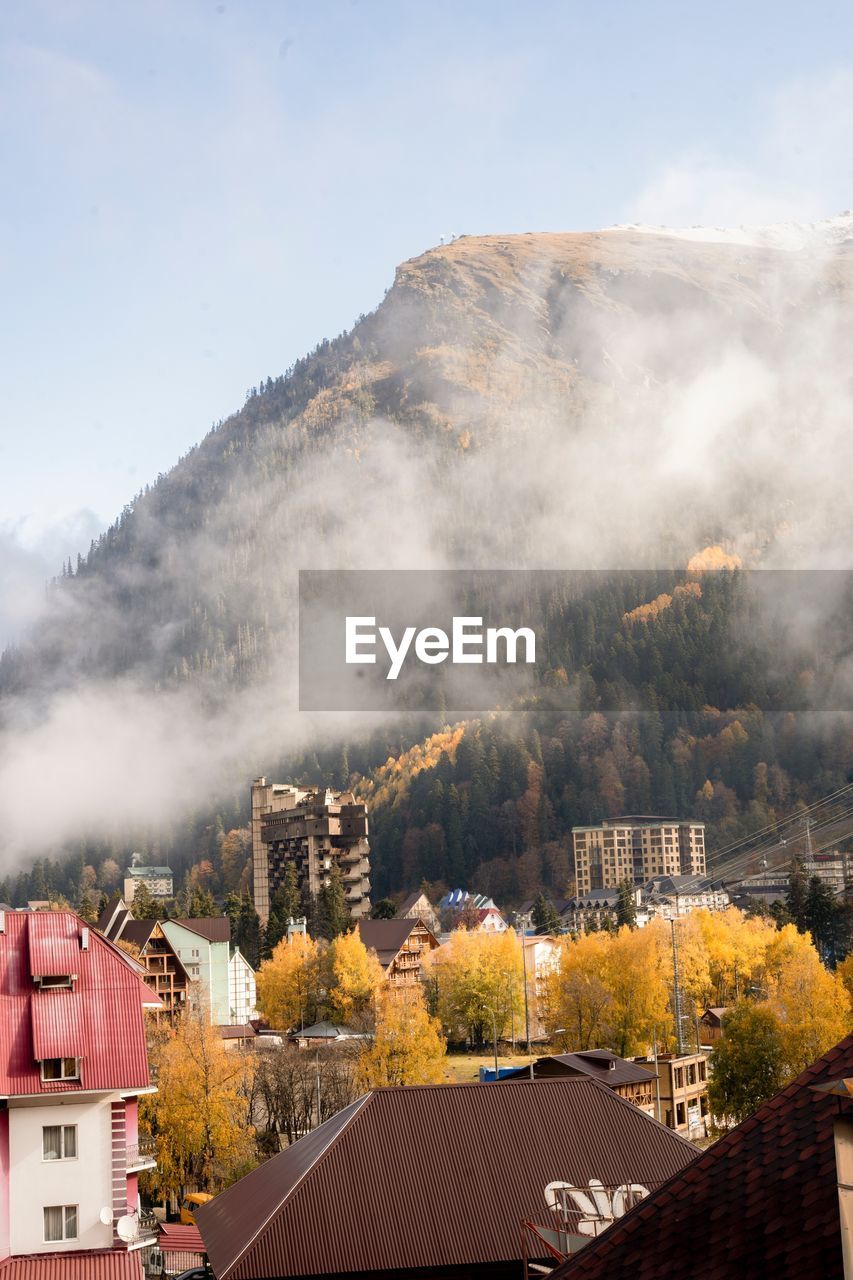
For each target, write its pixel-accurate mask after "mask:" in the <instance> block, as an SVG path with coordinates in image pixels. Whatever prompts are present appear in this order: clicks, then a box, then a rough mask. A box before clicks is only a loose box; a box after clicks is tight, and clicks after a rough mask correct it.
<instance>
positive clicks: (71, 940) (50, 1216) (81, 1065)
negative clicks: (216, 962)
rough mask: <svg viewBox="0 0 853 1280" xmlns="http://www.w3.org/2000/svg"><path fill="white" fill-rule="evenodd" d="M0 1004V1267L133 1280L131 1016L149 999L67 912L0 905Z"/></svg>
mask: <svg viewBox="0 0 853 1280" xmlns="http://www.w3.org/2000/svg"><path fill="white" fill-rule="evenodd" d="M0 998H1V999H2V1006H3V1030H4V1034H3V1036H2V1037H0V1097H2V1099H3V1105H2V1108H0V1271H2V1272H3V1274H6V1273H7V1272H8V1274H9V1275H10V1276H12V1275H15V1276H17V1275H19V1274H20V1275H21V1277H22V1278H23V1277H24V1276H25V1275H32V1276H36V1275H38V1276H45V1277H48V1276H49V1277H51V1280H63V1278H64V1277H68V1280H77V1278H78V1277H83V1276H86V1277H90V1276H92V1277H95V1276H97V1277H98V1278H99V1280H131V1278H132V1277H138V1280H142V1267H141V1265H140V1263H139V1252H138V1251H139V1250H140V1249H142V1248H144V1247H145V1246H146V1245H148V1244H153V1243H154V1241H155V1240H156V1223H155V1222H154V1220H153V1217H152V1216H151V1215H149V1214H146V1213H145V1212H144V1211H143V1209H142V1206H141V1204H140V1199H139V1189H138V1185H137V1176H138V1174H139V1172H140V1170H142V1169H150V1168H153V1167H154V1163H155V1162H154V1160H153V1147H152V1146H151V1140H150V1139H145V1138H140V1136H139V1132H138V1127H137V1121H138V1098H139V1095H140V1094H144V1093H153V1092H155V1089H154V1086H153V1085H152V1084H151V1081H150V1078H149V1074H148V1060H147V1054H146V1045H145V1029H144V1023H143V1017H144V1015H143V1009H144V1008H152V1007H157V1006H158V1005H159V1001H158V999H157V997H156V996H155V995H154V994H153V992H151V991H150V990H149V988H148V987H147V986H146V984H145V982H144V981H143V972H142V969H141V967H140V966H139V965H137V964H136V963H135V962H134V961H133V960H131V959H130V958H129V957H127V956H126V955H124V954H123V953H122V952H121V951H120V950H118V949H117V948H115V947H114V946H113V945H112V944H111V943H109V942H107V941H106V940H105V939H104V938H102V937H101V936H100V935H99V934H98V933H96V931H95V930H94V929H90V928H89V927H88V926H87V925H86V923H85V922H84V921H83V920H81V919H80V918H79V917H78V916H76V915H75V914H74V913H73V912H71V911H56V912H37V913H32V912H25V911H20V912H18V911H3V912H0ZM46 1255H47V1256H46ZM16 1258H20V1259H21V1262H20V1264H19V1265H17V1266H13V1260H14V1259H16ZM4 1259H5V1260H8V1261H6V1262H4V1261H3V1260H4ZM24 1259H26V1262H25V1261H24ZM39 1267H40V1268H41V1269H38V1268H39Z"/></svg>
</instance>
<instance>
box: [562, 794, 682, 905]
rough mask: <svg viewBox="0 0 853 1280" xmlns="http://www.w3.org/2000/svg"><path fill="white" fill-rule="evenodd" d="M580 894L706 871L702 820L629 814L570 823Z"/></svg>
mask: <svg viewBox="0 0 853 1280" xmlns="http://www.w3.org/2000/svg"><path fill="white" fill-rule="evenodd" d="M572 840H573V843H574V853H575V875H576V877H577V886H578V894H579V895H581V896H583V895H584V894H588V893H589V892H590V890H592V889H615V888H617V887H618V886H619V885H620V884H622V883H623V882H624V881H625V880H630V881H631V883H632V884H635V885H644V884H646V883H647V882H648V881H649V880H652V879H653V878H654V877H655V876H690V875H700V876H704V875H705V824H704V822H692V821H690V820H689V819H683V818H658V817H646V816H643V815H635V814H631V815H628V816H626V817H622V818H606V819H605V820H604V821H603V822H602V823H600V824H599V825H598V826H594V827H573V828H572Z"/></svg>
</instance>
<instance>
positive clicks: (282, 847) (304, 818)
mask: <svg viewBox="0 0 853 1280" xmlns="http://www.w3.org/2000/svg"><path fill="white" fill-rule="evenodd" d="M369 853H370V846H369V844H368V841H367V805H366V804H364V803H362V802H361V801H359V800H356V799H355V797H354V796H353V794H352V792H350V791H332V790H331V789H330V788H328V787H317V788H302V787H295V786H290V785H287V784H279V783H268V782H267V780H266V778H256V779H255V781H254V782H253V783H252V868H253V873H252V874H253V888H254V900H255V910H256V911H257V913H258V915H259V916H260V918H261V922H262V923H263V924H266V922H267V920H268V919H269V913H270V902H271V900H272V897H273V895H274V894H275V891H276V889H278V887H279V885H280V884H281V883H282V880H283V878H284V872H285V868H286V867H287V866H288V865H292V866H294V867H295V868H296V877H297V882H298V884H299V888H300V890H301V891H302V892H303V893H305V894H306V895H308V896H309V897H311V898H316V896H317V895H318V894H319V892H320V889H321V888H322V886H323V885H324V884H326V883H328V879H329V873H330V871H331V869H332V867H337V868H338V869H339V870H340V873H341V876H342V878H343V882H344V889H345V891H346V900H347V906H348V907H349V910H350V914H351V915H352V916H354V917H355V918H356V919H358V918H360V917H361V916H367V915H369V914H370V859H369Z"/></svg>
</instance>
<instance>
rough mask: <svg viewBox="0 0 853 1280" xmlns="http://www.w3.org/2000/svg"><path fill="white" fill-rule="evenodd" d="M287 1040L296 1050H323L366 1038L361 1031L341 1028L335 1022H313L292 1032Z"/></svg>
mask: <svg viewBox="0 0 853 1280" xmlns="http://www.w3.org/2000/svg"><path fill="white" fill-rule="evenodd" d="M287 1039H288V1041H289V1043H290V1044H292V1045H295V1047H296V1048H297V1049H324V1048H327V1047H328V1046H329V1045H332V1044H335V1045H338V1044H341V1043H342V1042H343V1041H345V1040H366V1039H368V1036H367V1035H366V1033H365V1032H363V1031H356V1030H355V1028H354V1027H344V1026H341V1025H340V1024H339V1023H337V1022H314V1023H312V1024H311V1026H310V1027H302V1028H301V1029H300V1030H299V1031H292V1032H291V1033H290V1035H289V1036H288V1037H287Z"/></svg>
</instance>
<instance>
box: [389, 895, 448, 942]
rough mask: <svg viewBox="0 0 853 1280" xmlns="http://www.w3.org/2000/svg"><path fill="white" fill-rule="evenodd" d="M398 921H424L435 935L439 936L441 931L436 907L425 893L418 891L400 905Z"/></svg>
mask: <svg viewBox="0 0 853 1280" xmlns="http://www.w3.org/2000/svg"><path fill="white" fill-rule="evenodd" d="M397 919H398V920H423V922H424V924H425V925H426V927H427V928H428V929H430V930H431V931H432V932H433V933H435V934H437V933H439V932H440V930H441V925H440V924H439V920H438V914H437V912H436V910H435V907H434V906H433V905H432V903H431V902H430V900H429V898H428V897H427V896H426V894H425V893H421V892H420V891H418V892H417V893H410V894H409V896H408V898H406V899H405V901H404V902H402V903H401V904H400V909H399V911H398V912H397Z"/></svg>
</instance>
